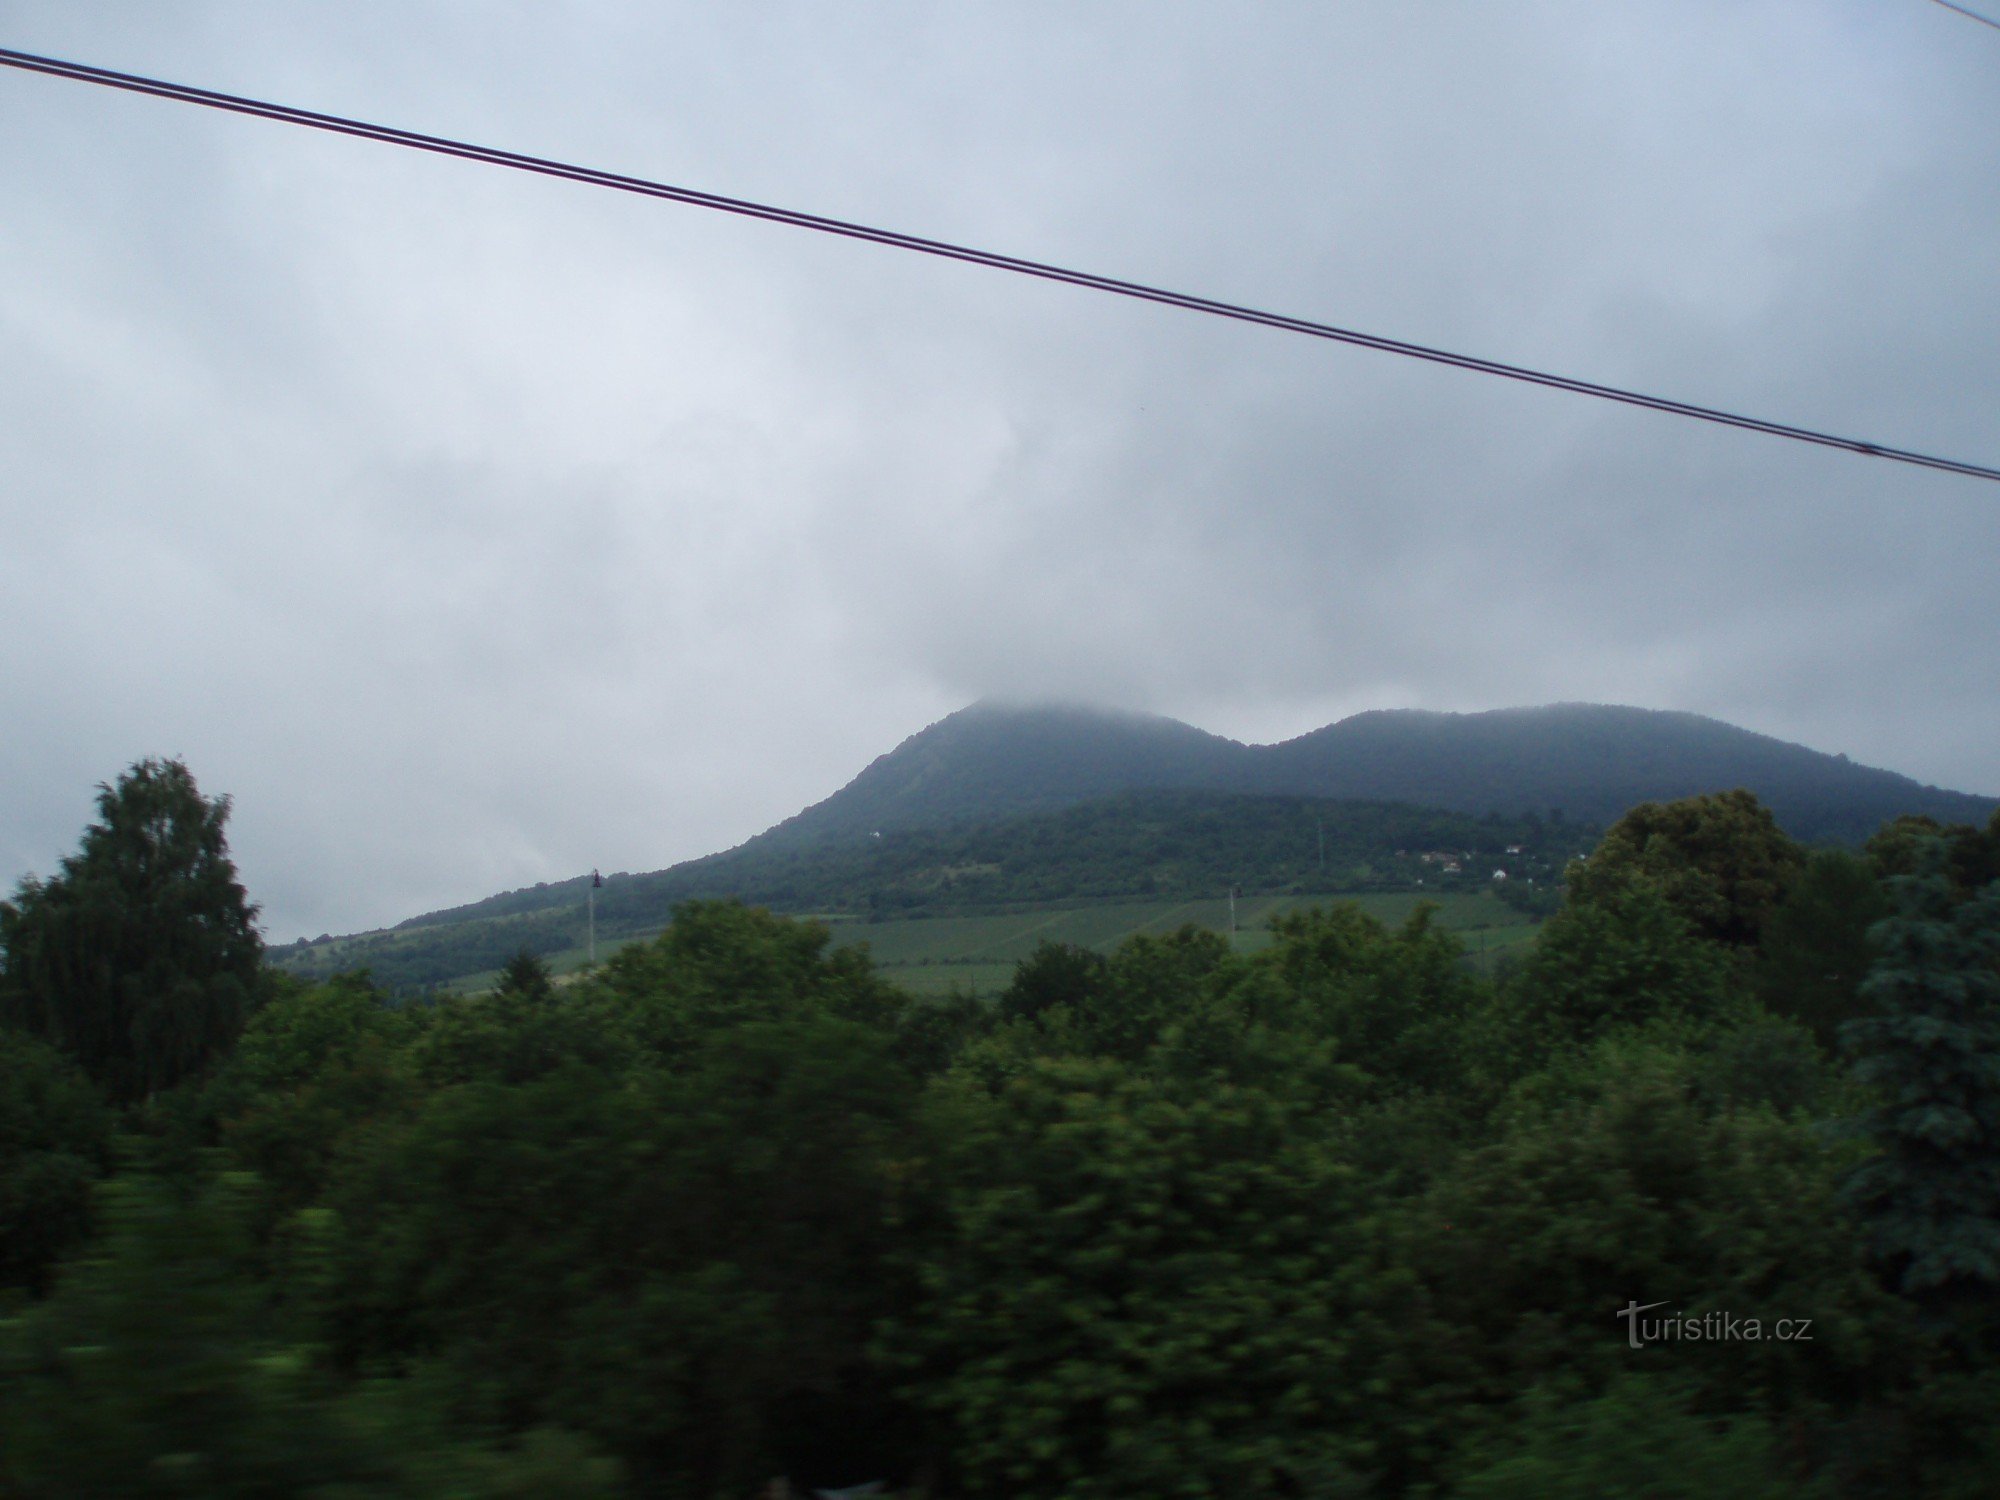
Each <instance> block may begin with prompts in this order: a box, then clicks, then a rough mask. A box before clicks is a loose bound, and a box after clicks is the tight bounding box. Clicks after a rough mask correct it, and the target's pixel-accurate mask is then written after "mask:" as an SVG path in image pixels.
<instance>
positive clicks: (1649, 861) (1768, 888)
mask: <svg viewBox="0 0 2000 1500" xmlns="http://www.w3.org/2000/svg"><path fill="white" fill-rule="evenodd" d="M1804 863H1805V852H1804V851H1803V850H1802V849H1801V848H1800V847H1799V846H1798V845H1797V844H1795V843H1793V842H1792V841H1791V839H1789V838H1787V837H1786V836H1785V834H1784V832H1783V831H1782V830H1781V829H1780V828H1779V827H1778V824H1777V821H1776V820H1775V819H1774V818H1773V817H1772V816H1771V814H1770V811H1769V809H1767V808H1766V807H1765V806H1764V805H1763V804H1762V803H1760V802H1759V801H1758V800H1757V799H1756V797H1755V796H1753V795H1752V794H1751V793H1749V792H1746V791H1742V790H1740V789H1739V790H1737V791H1733V792H1712V793H1709V794H1708V795H1706V796H1701V797H1685V798H1682V799H1681V800H1680V801H1678V802H1642V803H1640V804H1639V805H1638V806H1637V807H1635V808H1633V809H1632V810H1631V811H1630V812H1628V813H1626V814H1625V816H1624V817H1622V818H1620V819H1619V820H1618V821H1617V822H1616V823H1614V824H1612V825H1611V827H1610V829H1609V830H1608V831H1607V832H1606V833H1605V835H1604V838H1603V840H1602V842H1600V843H1599V844H1598V846H1597V848H1596V849H1595V850H1594V851H1592V853H1591V856H1590V858H1589V859H1588V860H1581V861H1578V862H1577V863H1575V864H1572V865H1571V866H1570V869H1569V873H1568V875H1567V876H1566V879H1567V881H1568V886H1569V895H1570V899H1571V900H1572V901H1573V902H1576V903H1579V904H1589V903H1591V902H1594V901H1599V900H1602V899H1605V898H1606V897H1608V896H1609V895H1611V894H1612V893H1614V892H1616V891H1617V890H1618V889H1619V888H1620V887H1622V886H1623V885H1625V884H1626V883H1628V882H1629V881H1631V880H1632V879H1635V878H1636V879H1638V880H1640V881H1643V882H1644V883H1646V884H1648V885H1651V886H1653V887H1654V888H1655V889H1656V890H1658V891H1659V892H1660V894H1661V895H1662V896H1664V897H1665V898H1666V900H1667V902H1668V904H1669V905H1671V906H1672V907H1673V908H1674V910H1675V911H1677V912H1679V913H1680V915H1681V916H1682V917H1683V918H1685V919H1686V920H1687V922H1688V923H1689V924H1690V925H1691V926H1692V927H1693V928H1694V930H1695V932H1696V933H1698V934H1699V935H1700V936H1702V937H1705V938H1709V939H1712V940H1713V941H1715V942H1719V943H1726V944H1728V945H1730V946H1731V947H1737V948H1749V947H1754V946H1756V943H1757V941H1758V939H1759V938H1760V937H1761V936H1762V934H1763V931H1764V927H1765V924H1766V923H1768V922H1769V921H1770V920H1771V916H1772V914H1773V913H1774V912H1775V911H1777V909H1778V904H1779V902H1780V901H1782V900H1783V898H1784V895H1785V890H1786V888H1787V887H1788V886H1789V885H1790V883H1791V882H1792V880H1793V879H1794V878H1795V877H1796V876H1797V874H1798V872H1799V870H1800V869H1801V867H1802V866H1803V865H1804Z"/></svg>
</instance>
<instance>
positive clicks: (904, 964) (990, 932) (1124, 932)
mask: <svg viewBox="0 0 2000 1500" xmlns="http://www.w3.org/2000/svg"><path fill="white" fill-rule="evenodd" d="M1331 901H1349V902H1352V903H1353V904H1354V905H1356V906H1359V907H1360V908H1361V909H1362V910H1363V911H1365V912H1367V913H1368V914H1369V915H1370V916H1372V917H1375V918H1376V919H1377V920H1379V921H1382V922H1386V923H1388V924H1390V925H1391V926H1397V925H1400V924H1401V923H1402V922H1404V921H1405V920H1406V919H1407V918H1408V917H1409V915H1410V913H1411V912H1413V911H1415V910H1416V908H1417V905H1418V904H1419V903H1420V902H1426V901H1427V902H1429V904H1431V905H1433V906H1435V907H1437V908H1438V915H1437V920H1438V923H1439V925H1440V926H1442V927H1445V928H1447V929H1448V930H1450V931H1452V932H1455V933H1457V934H1458V935H1459V937H1460V938H1461V940H1462V941H1463V942H1464V943H1465V946H1466V949H1467V950H1468V954H1469V956H1470V958H1471V960H1472V961H1473V963H1475V964H1476V965H1479V966H1480V967H1489V966H1490V965H1491V964H1492V963H1493V961H1494V960H1496V959H1497V958H1498V957H1499V956H1500V955H1501V954H1502V953H1503V952H1506V951H1507V950H1508V949H1511V948H1516V947H1518V946H1519V945H1521V944H1524V943H1526V942H1527V941H1528V940H1529V939H1530V938H1531V937H1532V936H1533V935H1534V931H1535V924H1534V922H1533V920H1532V919H1531V918H1529V917H1527V916H1524V915H1523V914H1522V913H1520V912H1518V911H1516V910H1514V908H1512V907H1511V906H1508V905H1507V904H1506V903H1505V902H1503V901H1500V900H1499V899H1498V898H1496V897H1494V896H1492V895H1489V894H1486V893H1484V892H1482V893H1480V894H1478V895H1444V896H1430V897H1427V896H1421V895H1418V894H1416V893H1414V892H1405V893H1398V894H1393V895H1359V896H1341V897H1332V898H1328V897H1301V896H1245V897H1239V898H1238V900H1237V902H1236V936H1235V942H1236V946H1237V948H1238V949H1239V950H1240V951H1242V952H1245V953H1254V952H1256V951H1257V950H1258V949H1260V948H1263V947H1265V946H1267V945H1268V944H1269V943H1270V941H1271V935H1270V932H1269V931H1268V930H1267V924H1268V923H1269V922H1270V919H1271V918H1272V917H1274V916H1277V915H1279V914H1281V913H1283V912H1288V911H1295V910H1297V909H1299V908H1300V907H1306V906H1315V905H1318V906H1324V905H1327V904H1329V903H1330V902H1331ZM822 920H826V921H827V925H828V926H829V927H830V928H831V929H832V931H833V940H834V942H835V943H836V944H837V945H841V946H855V947H859V946H865V947H866V948H867V950H868V953H869V956H870V957H872V958H873V959H874V960H875V967H876V968H877V969H878V970H879V971H880V972H881V974H882V975H883V977H884V978H886V979H890V980H893V981H894V982H895V983H897V984H899V985H901V986H903V987H904V988H905V989H907V990H909V991H911V992H912V993H914V994H919V995H942V994H948V993H951V992H954V991H957V992H969V993H972V994H976V995H992V994H995V993H997V992H998V991H1000V990H1002V989H1004V988H1006V986H1007V982H1008V980H1010V979H1011V978H1012V977H1013V973H1014V966H1015V965H1016V964H1018V963H1019V962H1020V961H1021V960H1022V959H1024V958H1026V957H1027V956H1028V955H1029V954H1030V953H1032V952H1034V950H1035V945H1036V944H1038V943H1042V942H1051V943H1075V944H1077V945H1079V946H1080V947H1085V948H1092V949H1095V950H1096V951H1098V952H1100V953H1109V952H1110V951H1111V950H1112V949H1114V948H1116V947H1117V946H1118V945H1119V944H1120V943H1122V942H1124V941H1125V939H1126V938H1128V937H1133V936H1135V935H1137V934H1139V933H1150V934H1153V935H1155V936H1158V935H1160V934H1162V933H1168V932H1172V931H1174V930H1175V929H1177V928H1179V927H1181V926H1183V925H1185V924H1189V923H1192V924H1193V925H1194V926H1196V927H1205V928H1207V929H1209V930H1210V931H1211V932H1227V931H1229V902H1228V899H1227V898H1209V899H1203V900H1196V901H1120V902H1103V903H1091V904H1079V905H1068V906H1058V907H1041V908H1037V909H1034V910H1030V911H1018V912H1007V913H1003V914H998V915H991V916H979V917H911V918H904V919H899V920H892V921H884V922H869V921H861V920H856V919H852V918H833V919H822ZM650 936H652V934H642V935H639V936H635V937H627V938H621V939H619V940H618V941H616V942H600V943H599V944H598V947H597V954H598V957H599V958H600V959H602V958H606V957H609V956H610V954H611V953H612V952H613V951H614V950H615V949H617V948H620V947H623V946H624V945H625V944H626V943H628V942H642V941H644V940H645V939H646V938H647V937H650ZM549 967H550V968H551V969H552V970H554V971H555V973H556V974H557V975H558V976H561V975H565V974H572V973H575V972H577V971H578V970H580V969H582V968H583V967H584V950H583V949H581V948H572V949H570V950H568V951H566V952H563V953H557V954H553V955H551V956H550V959H549ZM497 977H498V976H497V974H495V973H487V974H475V975H470V976H468V977H467V978H465V979H462V980H460V981H459V982H458V983H457V984H455V985H452V986H451V988H453V989H456V990H467V991H469V990H481V989H486V988H489V987H490V986H491V985H492V983H493V981H494V980H495V978H497Z"/></svg>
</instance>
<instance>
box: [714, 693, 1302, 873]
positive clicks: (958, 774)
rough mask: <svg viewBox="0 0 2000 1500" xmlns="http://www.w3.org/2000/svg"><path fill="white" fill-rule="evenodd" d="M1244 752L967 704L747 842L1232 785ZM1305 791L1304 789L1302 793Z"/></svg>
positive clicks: (1142, 721) (1092, 717)
mask: <svg viewBox="0 0 2000 1500" xmlns="http://www.w3.org/2000/svg"><path fill="white" fill-rule="evenodd" d="M1248 753H1250V752H1249V748H1248V747H1246V746H1244V745H1241V744H1239V743H1237V742H1236V741H1235V740H1226V739H1223V738H1222V737H1221V736H1220V735H1214V734H1209V733H1207V732H1206V731H1204V730H1200V729H1196V728H1194V727H1193V726H1192V725H1190V724H1183V723H1181V722H1180V720H1178V719H1168V718H1163V717H1161V716H1160V715H1158V714H1140V713H1123V712H1117V711H1112V710H1106V709H1094V708H1079V707H1074V706H1068V705H1046V706H1039V707H1017V706H1011V705H1007V704H1001V703H975V704H974V705H973V706H972V707H970V708H966V709H961V710H960V711H959V712H957V713H955V714H952V715H950V716H949V717H948V718H944V719H940V720H938V722H937V723H935V724H933V725H931V726H930V727H929V728H928V729H924V730H920V731H919V732H918V733H916V734H913V735H911V736H910V737H909V738H908V739H906V740H904V741H903V743H902V744H900V745H898V746H897V747H896V748H895V749H894V750H891V751H890V752H889V753H888V754H887V755H882V756H877V757H876V758H875V759H874V760H873V761H871V762H870V763H869V764H868V766H867V767H866V769H864V770H863V771H862V772H861V774H860V775H859V776H857V777H855V778H854V779H853V780H852V781H850V782H849V783H848V784H847V785H846V786H844V787H842V788H841V789H840V790H839V791H838V792H835V793H834V794H833V795H832V796H831V797H828V798H827V799H826V800H825V801H824V802H816V803H814V804H813V805H812V806H811V807H808V808H807V809H806V810H805V811H804V812H801V813H799V814H797V815H796V816H795V817H790V818H787V819H786V820H785V821H784V822H782V823H780V824H778V825H777V826H776V827H775V828H772V829H770V830H769V831H768V832H766V833H763V834H760V835H758V837H757V839H755V840H753V841H752V842H754V843H773V844H779V843H783V844H805V843H819V842H822V841H823V840H825V839H826V838H827V837H828V836H838V835H841V834H869V833H879V832H883V831H886V830H888V829H892V828H929V827H938V826H940V825H943V824H946V823H963V822H973V821H990V820H992V819H994V818H998V817H1005V816H1009V815H1012V814H1016V813H1024V812H1039V811H1044V810H1047V809H1051V808H1058V807H1069V806H1072V805H1074V804H1076V803H1078V802H1087V801H1089V800H1090V799H1092V798H1094V797H1104V796H1109V795H1110V794H1112V793H1114V792H1136V791H1149V792H1150V791H1171V790H1194V789H1200V790H1206V791H1237V790H1242V789H1244V788H1243V787H1242V786H1241V785H1240V782H1241V776H1240V768H1241V766H1242V764H1243V757H1244V756H1245V755H1246V754H1248ZM1306 795H1312V794H1306Z"/></svg>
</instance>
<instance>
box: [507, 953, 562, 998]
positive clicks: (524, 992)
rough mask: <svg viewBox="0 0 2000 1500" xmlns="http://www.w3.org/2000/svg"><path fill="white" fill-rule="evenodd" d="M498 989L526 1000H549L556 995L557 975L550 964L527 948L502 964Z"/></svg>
mask: <svg viewBox="0 0 2000 1500" xmlns="http://www.w3.org/2000/svg"><path fill="white" fill-rule="evenodd" d="M498 989H499V991H500V993H502V994H510V995H519V996H520V997H521V998H522V999H524V1000H536V1001H547V1000H553V999H555V997H556V982H555V977H554V976H553V975H552V974H550V973H549V966H548V964H547V963H546V962H544V961H543V960H542V959H541V958H539V957H537V956H536V955H535V954H533V953H530V952H529V951H528V950H527V949H526V948H523V949H522V950H521V951H520V952H518V953H516V954H515V955H514V956H513V957H512V958H510V959H508V960H507V962H506V964H505V965H504V966H502V968H501V970H500V983H499V985H498Z"/></svg>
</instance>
